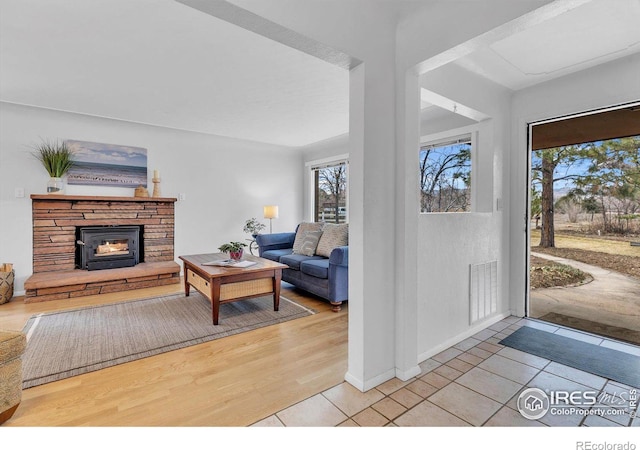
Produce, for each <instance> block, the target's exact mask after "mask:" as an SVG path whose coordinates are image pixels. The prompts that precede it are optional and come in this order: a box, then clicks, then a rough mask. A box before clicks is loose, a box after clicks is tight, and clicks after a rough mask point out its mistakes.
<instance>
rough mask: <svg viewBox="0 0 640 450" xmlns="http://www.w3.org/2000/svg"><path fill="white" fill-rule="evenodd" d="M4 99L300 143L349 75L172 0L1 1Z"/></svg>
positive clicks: (309, 138) (339, 129) (311, 134)
mask: <svg viewBox="0 0 640 450" xmlns="http://www.w3.org/2000/svg"><path fill="white" fill-rule="evenodd" d="M0 55H2V56H1V58H2V59H1V60H0V100H3V101H8V102H15V103H20V104H27V105H35V106H40V107H45V108H52V109H56V110H63V111H72V112H78V113H83V114H90V115H96V116H100V117H109V118H117V119H122V120H127V121H132V122H140V123H147V124H152V125H159V126H165V127H170V128H177V129H183V130H190V131H198V132H203V133H210V134H215V135H220V136H228V137H233V138H242V139H247V140H252V141H258V142H265V143H269V144H276V145H283V146H291V147H299V146H304V145H307V144H310V143H312V142H316V141H320V140H324V139H327V138H330V137H333V136H337V135H342V134H345V133H347V132H348V101H349V94H348V93H349V73H348V71H347V70H345V69H341V68H339V67H337V66H335V65H332V64H329V63H326V62H324V61H322V60H320V59H318V58H315V57H312V56H309V55H307V54H306V53H303V52H300V51H298V50H294V49H292V48H290V47H287V46H285V45H282V44H279V43H277V42H275V41H272V40H269V39H265V38H263V37H262V36H260V35H258V34H255V33H252V32H249V31H246V30H244V29H242V28H240V27H238V26H235V25H232V24H230V23H228V22H224V21H222V20H220V19H217V18H215V17H212V16H210V15H206V14H203V13H201V12H200V11H197V10H195V9H193V8H190V7H188V6H185V5H183V4H181V3H178V2H174V1H172V0H135V1H131V0H91V1H87V0H29V1H24V0H2V3H1V4H0Z"/></svg>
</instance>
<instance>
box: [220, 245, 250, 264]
mask: <svg viewBox="0 0 640 450" xmlns="http://www.w3.org/2000/svg"><path fill="white" fill-rule="evenodd" d="M246 246H247V244H244V243H242V242H228V243H226V244H222V245H221V246H220V247H218V250H220V251H221V252H224V253H229V258H231V259H235V260H236V261H240V260H241V259H242V254H243V250H242V248H243V247H246Z"/></svg>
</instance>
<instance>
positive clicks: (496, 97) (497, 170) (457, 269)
mask: <svg viewBox="0 0 640 450" xmlns="http://www.w3.org/2000/svg"><path fill="white" fill-rule="evenodd" d="M421 86H422V87H424V88H428V89H429V90H431V91H434V92H437V93H438V94H440V95H443V96H445V97H447V98H449V99H451V100H453V101H455V102H459V103H461V104H464V105H465V106H468V107H471V108H473V109H475V110H477V111H480V112H482V113H484V114H485V115H487V116H489V117H490V118H489V119H487V120H484V121H482V122H480V123H477V124H476V125H472V126H467V127H465V128H464V130H470V129H472V130H477V133H478V140H477V146H476V148H475V149H474V152H473V156H472V166H473V172H472V181H474V180H475V181H474V182H473V184H472V189H473V190H474V195H473V196H472V198H473V202H472V203H473V205H472V209H473V212H469V213H431V214H418V213H417V212H416V215H417V216H418V217H417V220H418V239H417V245H418V271H419V273H420V277H419V280H418V354H419V359H420V360H424V359H426V358H428V357H430V356H432V355H433V354H435V353H437V352H438V351H440V350H442V349H443V348H445V347H446V346H449V345H451V344H452V343H454V342H456V341H457V340H460V339H461V338H462V337H465V336H466V335H468V334H470V333H472V332H474V330H475V327H476V326H477V324H474V325H473V326H472V325H470V323H469V265H470V264H479V263H485V262H488V261H493V260H497V261H498V283H499V286H500V290H499V292H498V309H497V314H496V315H495V316H494V317H498V316H499V317H501V316H504V315H507V314H509V302H508V301H507V292H508V291H507V286H508V282H507V280H508V261H507V260H506V258H507V256H508V253H507V252H506V250H505V249H506V245H507V243H508V240H507V239H506V235H505V231H506V229H507V227H506V218H505V217H504V215H503V212H502V211H498V210H497V208H496V205H497V203H496V202H497V199H498V198H501V197H502V196H503V192H502V191H503V189H502V186H503V185H504V183H503V177H504V176H505V174H504V171H503V169H502V168H503V166H504V164H503V160H504V157H505V149H506V148H507V147H508V146H507V144H508V142H509V136H510V135H509V133H508V130H509V122H510V116H509V113H510V101H511V95H512V93H511V91H509V90H507V89H505V88H503V87H500V86H498V85H496V84H494V83H491V82H489V81H487V80H485V79H483V78H480V77H478V76H476V75H474V74H472V73H470V72H467V71H465V70H463V69H461V68H459V67H457V66H455V65H451V64H450V65H446V66H443V67H441V68H439V69H436V70H433V71H430V72H428V73H425V74H424V75H422V77H421ZM458 124H459V121H457V120H455V118H452V120H451V125H450V127H449V129H450V131H449V132H450V133H451V134H452V135H456V134H459V132H460V130H461V129H460V128H457V126H458ZM442 125H443V124H442V123H440V124H439V126H440V127H442ZM443 134H446V133H442V132H441V133H438V137H442V135H443ZM432 137H434V136H433V135H432V136H424V137H423V139H424V140H429V139H430V138H432ZM415 158H416V160H417V152H416V154H415ZM417 209H418V208H416V210H417Z"/></svg>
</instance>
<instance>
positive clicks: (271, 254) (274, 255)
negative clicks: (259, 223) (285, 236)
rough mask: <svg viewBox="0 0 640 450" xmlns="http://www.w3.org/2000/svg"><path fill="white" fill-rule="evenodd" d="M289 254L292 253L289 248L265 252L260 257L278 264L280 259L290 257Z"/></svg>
mask: <svg viewBox="0 0 640 450" xmlns="http://www.w3.org/2000/svg"><path fill="white" fill-rule="evenodd" d="M291 253H293V250H292V249H290V248H285V249H282V250H266V251H264V252H262V257H263V258H266V259H270V260H271V261H275V262H280V257H282V256H285V255H290V254H291Z"/></svg>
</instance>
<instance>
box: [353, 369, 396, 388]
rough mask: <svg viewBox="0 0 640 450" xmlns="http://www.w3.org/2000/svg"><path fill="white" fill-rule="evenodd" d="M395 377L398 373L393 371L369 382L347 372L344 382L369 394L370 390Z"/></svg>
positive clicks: (388, 371)
mask: <svg viewBox="0 0 640 450" xmlns="http://www.w3.org/2000/svg"><path fill="white" fill-rule="evenodd" d="M395 377H396V371H395V369H391V370H387V371H386V372H385V373H383V374H380V375H378V376H377V377H374V378H371V379H369V380H361V379H359V378H357V377H355V376H353V375H352V374H351V373H350V372H347V373H346V374H345V376H344V380H345V381H346V382H347V383H349V384H351V385H352V386H353V387H355V388H356V389H359V390H360V391H361V392H367V391H368V390H370V389H373V388H374V387H376V386H379V385H381V384H382V383H384V382H385V381H389V380H391V379H393V378H395Z"/></svg>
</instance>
